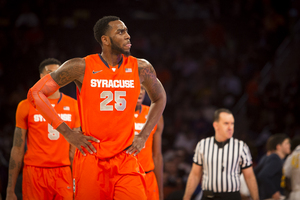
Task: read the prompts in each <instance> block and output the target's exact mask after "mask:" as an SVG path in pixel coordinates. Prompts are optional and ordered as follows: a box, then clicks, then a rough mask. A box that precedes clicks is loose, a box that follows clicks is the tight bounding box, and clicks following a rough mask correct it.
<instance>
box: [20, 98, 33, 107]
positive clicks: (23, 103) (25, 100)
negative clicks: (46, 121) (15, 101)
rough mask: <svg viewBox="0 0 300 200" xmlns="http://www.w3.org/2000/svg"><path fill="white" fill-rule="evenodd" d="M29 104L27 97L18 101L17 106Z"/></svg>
mask: <svg viewBox="0 0 300 200" xmlns="http://www.w3.org/2000/svg"><path fill="white" fill-rule="evenodd" d="M29 105H30V103H29V101H28V99H23V100H22V101H20V102H19V105H18V106H19V107H20V106H29Z"/></svg>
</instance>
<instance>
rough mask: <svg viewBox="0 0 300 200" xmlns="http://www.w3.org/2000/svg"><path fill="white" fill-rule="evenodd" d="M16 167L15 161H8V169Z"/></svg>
mask: <svg viewBox="0 0 300 200" xmlns="http://www.w3.org/2000/svg"><path fill="white" fill-rule="evenodd" d="M16 166H17V165H16V161H15V160H14V159H12V158H11V159H10V161H9V169H14V168H15V167H16Z"/></svg>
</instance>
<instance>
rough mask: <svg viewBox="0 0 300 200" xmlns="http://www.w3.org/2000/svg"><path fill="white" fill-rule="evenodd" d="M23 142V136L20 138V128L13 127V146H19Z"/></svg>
mask: <svg viewBox="0 0 300 200" xmlns="http://www.w3.org/2000/svg"><path fill="white" fill-rule="evenodd" d="M22 144H23V138H22V130H21V128H19V127H16V128H15V134H14V142H13V146H15V147H21V146H22Z"/></svg>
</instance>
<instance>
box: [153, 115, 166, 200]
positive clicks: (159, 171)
mask: <svg viewBox="0 0 300 200" xmlns="http://www.w3.org/2000/svg"><path fill="white" fill-rule="evenodd" d="M163 129H164V119H163V117H161V118H160V120H159V121H158V123H157V128H156V131H155V133H154V135H153V147H152V151H153V162H154V174H155V176H156V180H157V185H158V189H159V199H161V200H162V199H163V198H164V195H163V156H162V153H161V135H162V132H163Z"/></svg>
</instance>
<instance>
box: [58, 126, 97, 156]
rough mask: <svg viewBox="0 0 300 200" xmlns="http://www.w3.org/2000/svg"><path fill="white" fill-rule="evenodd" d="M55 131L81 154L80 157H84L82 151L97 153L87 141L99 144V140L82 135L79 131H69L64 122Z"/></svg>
mask: <svg viewBox="0 0 300 200" xmlns="http://www.w3.org/2000/svg"><path fill="white" fill-rule="evenodd" d="M56 130H57V131H58V132H60V133H61V134H62V135H63V136H64V137H65V139H66V140H67V141H68V142H69V143H70V144H72V145H73V146H75V147H76V148H77V149H78V150H79V151H80V152H81V153H82V155H84V156H86V154H85V152H84V149H85V150H87V151H88V152H89V153H90V154H93V153H96V152H97V150H96V149H95V147H94V146H93V145H92V143H90V142H89V140H91V141H94V142H97V143H99V142H100V140H98V139H96V138H94V137H92V136H87V135H83V133H82V132H81V131H79V130H72V129H70V127H69V126H68V125H67V124H66V123H65V122H64V123H62V124H61V125H59V126H58V127H57V128H56Z"/></svg>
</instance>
